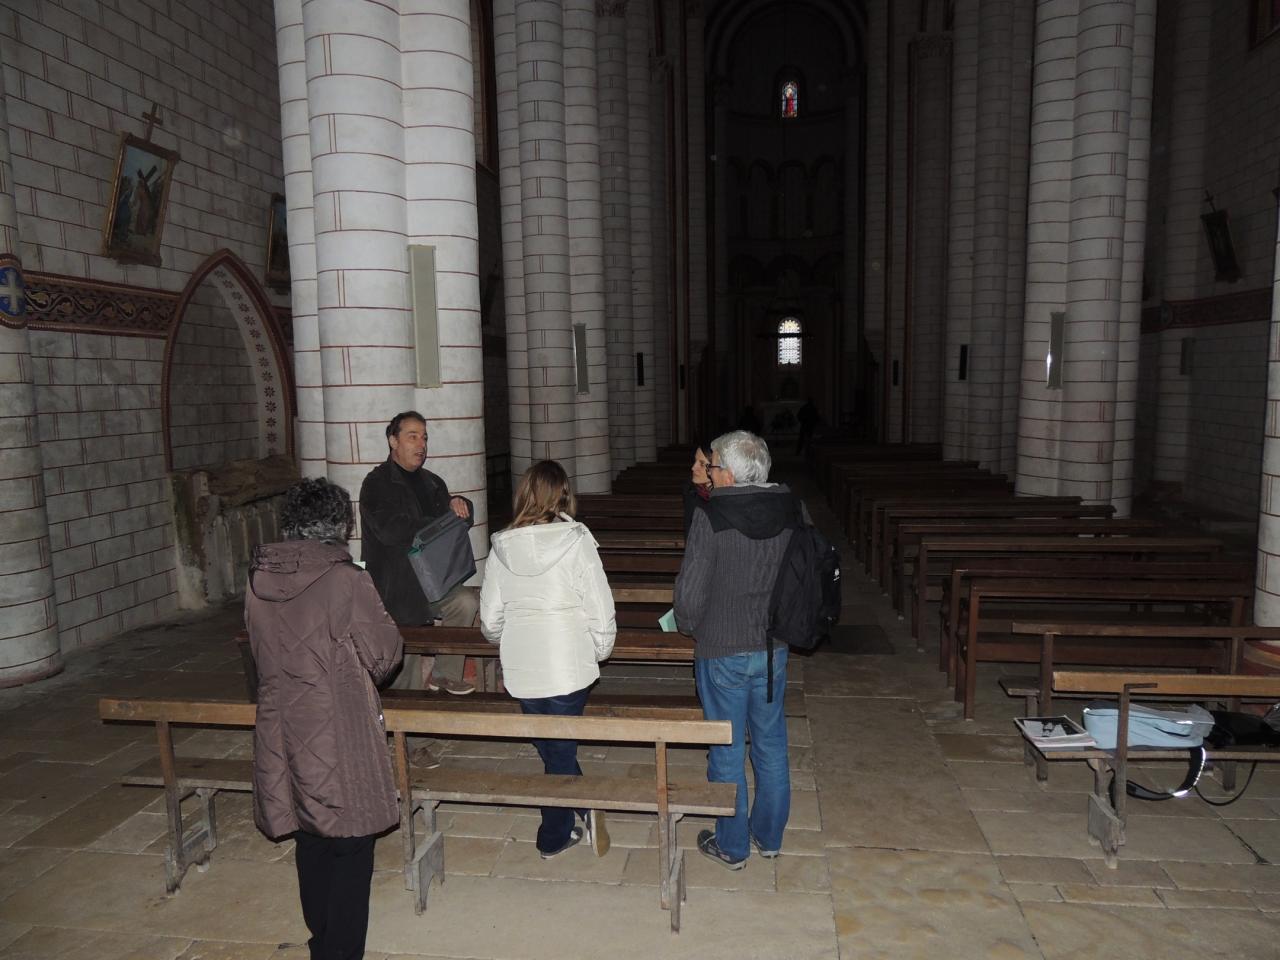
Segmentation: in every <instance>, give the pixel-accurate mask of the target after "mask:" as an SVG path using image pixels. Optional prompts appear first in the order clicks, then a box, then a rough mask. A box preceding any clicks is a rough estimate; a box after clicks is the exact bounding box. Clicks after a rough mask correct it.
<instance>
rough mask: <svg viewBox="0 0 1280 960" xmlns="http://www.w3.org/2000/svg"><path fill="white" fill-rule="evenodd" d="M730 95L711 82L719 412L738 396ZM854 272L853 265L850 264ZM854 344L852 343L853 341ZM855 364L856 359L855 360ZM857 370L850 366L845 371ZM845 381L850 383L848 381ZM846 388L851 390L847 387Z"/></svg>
mask: <svg viewBox="0 0 1280 960" xmlns="http://www.w3.org/2000/svg"><path fill="white" fill-rule="evenodd" d="M731 91H732V87H731V85H730V82H729V79H728V78H727V77H715V78H713V79H712V80H711V92H712V98H713V104H714V106H713V110H714V117H713V123H714V127H713V128H712V136H713V137H714V142H713V143H712V144H711V152H712V155H713V158H712V162H713V164H714V166H713V167H712V176H713V177H714V178H715V180H714V184H713V185H714V188H715V224H714V227H713V228H712V233H711V236H712V243H713V244H714V246H715V256H714V261H715V262H714V266H713V270H714V275H715V291H714V297H715V350H716V389H717V393H716V398H715V404H716V407H717V408H719V409H724V410H730V411H736V410H737V409H740V408H741V404H738V403H735V402H734V400H735V399H736V397H737V396H738V394H737V390H738V383H737V379H738V373H737V370H738V365H737V364H736V363H734V362H733V359H732V358H733V356H734V343H735V340H736V338H737V333H736V331H735V329H734V322H733V319H734V295H733V291H732V290H730V289H729V221H730V219H731V218H730V215H729V205H730V204H731V203H737V202H738V198H737V196H736V195H734V194H731V193H730V191H729V186H730V184H731V183H732V177H733V168H732V167H731V166H730V165H729V160H730V153H729V95H730V93H731ZM854 269H855V270H856V269H857V264H856V263H855V264H854ZM855 342H856V340H855ZM855 360H856V357H855ZM847 369H848V370H850V371H853V370H856V369H857V366H856V364H855V363H853V362H851V363H850V364H849V366H848V367H847ZM848 379H852V378H851V377H850V378H848ZM848 386H852V384H849V385H848Z"/></svg>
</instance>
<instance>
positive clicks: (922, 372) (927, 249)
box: [817, 33, 951, 443]
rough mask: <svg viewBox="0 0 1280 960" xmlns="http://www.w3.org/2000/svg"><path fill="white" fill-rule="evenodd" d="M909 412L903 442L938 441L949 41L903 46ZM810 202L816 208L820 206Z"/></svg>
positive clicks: (933, 37)
mask: <svg viewBox="0 0 1280 960" xmlns="http://www.w3.org/2000/svg"><path fill="white" fill-rule="evenodd" d="M910 49H911V70H912V78H911V87H912V95H911V125H912V129H911V140H912V158H911V159H912V169H911V171H910V175H911V180H912V187H911V199H912V204H911V209H910V210H908V211H907V216H908V217H910V218H911V249H910V250H909V251H908V256H910V258H911V266H910V270H911V370H910V376H911V410H910V418H911V419H910V427H909V430H908V437H909V438H910V439H911V440H912V441H913V442H915V443H937V442H939V440H941V438H942V429H941V420H942V389H943V365H944V361H945V354H944V351H945V346H946V345H945V338H946V296H947V269H946V268H947V175H948V173H949V172H950V171H949V168H948V163H947V153H948V141H949V138H950V135H951V123H950V117H949V116H948V113H949V109H948V108H949V106H950V86H951V38H950V37H948V36H947V35H946V34H944V33H932V34H930V33H924V34H919V35H918V36H916V37H915V38H914V39H913V40H912V41H911V48H910ZM817 202H823V201H822V199H821V198H819V199H818V200H817Z"/></svg>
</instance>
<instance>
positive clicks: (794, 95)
mask: <svg viewBox="0 0 1280 960" xmlns="http://www.w3.org/2000/svg"><path fill="white" fill-rule="evenodd" d="M781 100H782V103H781V107H782V119H783V120H794V119H795V118H796V117H798V116H800V82H799V81H798V80H784V81H782V98H781Z"/></svg>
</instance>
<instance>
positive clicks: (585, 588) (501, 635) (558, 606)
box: [480, 514, 618, 699]
mask: <svg viewBox="0 0 1280 960" xmlns="http://www.w3.org/2000/svg"><path fill="white" fill-rule="evenodd" d="M561 519H562V520H564V521H565V522H563V523H542V524H533V525H531V526H527V527H517V528H515V529H513V530H503V531H502V532H501V533H496V534H494V535H493V539H492V541H491V543H492V550H491V552H490V554H489V559H488V562H487V563H486V565H485V574H484V585H483V586H482V587H481V588H480V629H481V631H482V632H483V633H484V636H485V638H486V639H487V640H488V641H489V642H490V643H496V644H498V645H499V646H500V648H501V651H500V656H501V659H502V673H503V679H504V682H505V683H506V687H507V690H508V692H510V693H511V695H512V696H514V697H519V698H521V699H532V698H536V697H559V696H563V695H565V694H567V693H573V692H574V691H575V690H581V689H583V688H584V687H588V686H590V685H591V684H592V683H594V682H595V681H596V680H597V679H599V677H600V668H599V667H598V666H597V665H596V664H597V663H598V661H600V660H604V659H605V658H606V657H608V656H609V654H610V653H612V652H613V638H614V636H615V635H616V634H617V632H618V628H617V624H616V622H615V620H614V609H613V593H612V592H611V591H610V589H609V581H608V580H607V579H606V578H605V575H604V567H603V566H602V565H601V563H600V554H599V552H598V551H597V549H596V541H595V538H594V537H593V536H591V531H590V530H588V529H587V528H586V527H585V526H583V525H582V524H581V523H578V522H577V521H576V520H573V519H571V518H570V517H569V516H567V515H566V514H561Z"/></svg>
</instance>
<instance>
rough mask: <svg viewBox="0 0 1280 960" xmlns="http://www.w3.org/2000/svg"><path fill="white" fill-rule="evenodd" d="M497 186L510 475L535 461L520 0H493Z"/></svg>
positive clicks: (522, 470) (513, 475)
mask: <svg viewBox="0 0 1280 960" xmlns="http://www.w3.org/2000/svg"><path fill="white" fill-rule="evenodd" d="M493 55H494V67H495V69H496V71H497V77H496V80H497V83H496V91H497V107H498V187H499V197H500V198H501V208H502V294H503V303H504V305H505V307H506V310H505V313H506V322H507V416H508V422H509V424H510V428H509V429H510V438H509V439H510V443H511V475H512V479H513V480H514V479H515V478H518V477H519V476H521V475H522V474H523V473H524V472H525V471H526V470H528V469H529V467H530V466H531V465H532V463H533V458H532V455H531V448H530V440H529V437H530V433H529V336H528V331H527V329H526V325H525V315H524V229H523V227H522V225H521V223H522V216H521V212H520V191H521V184H520V108H519V103H518V101H517V97H516V16H515V0H494V6H493Z"/></svg>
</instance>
